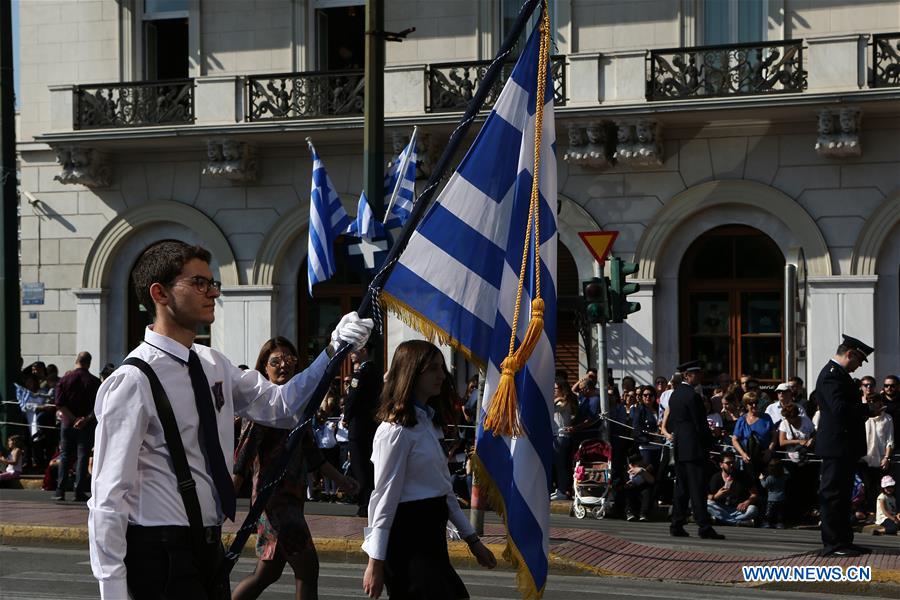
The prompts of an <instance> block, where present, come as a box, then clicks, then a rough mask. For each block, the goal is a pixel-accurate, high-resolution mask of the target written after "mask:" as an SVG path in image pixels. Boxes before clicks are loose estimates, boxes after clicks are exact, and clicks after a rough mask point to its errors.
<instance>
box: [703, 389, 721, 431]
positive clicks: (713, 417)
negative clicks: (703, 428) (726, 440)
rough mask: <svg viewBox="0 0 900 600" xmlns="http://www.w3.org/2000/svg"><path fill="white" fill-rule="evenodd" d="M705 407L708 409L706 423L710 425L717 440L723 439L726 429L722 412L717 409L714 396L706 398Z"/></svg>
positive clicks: (704, 400)
mask: <svg viewBox="0 0 900 600" xmlns="http://www.w3.org/2000/svg"><path fill="white" fill-rule="evenodd" d="M703 407H704V408H705V409H706V423H707V425H709V429H710V431H712V434H713V437H714V438H715V439H716V441H719V440H721V439H722V435H723V430H724V428H723V423H722V415H721V413H719V412H718V411H717V410H716V407H715V406H714V405H713V401H712V398H704V399H703Z"/></svg>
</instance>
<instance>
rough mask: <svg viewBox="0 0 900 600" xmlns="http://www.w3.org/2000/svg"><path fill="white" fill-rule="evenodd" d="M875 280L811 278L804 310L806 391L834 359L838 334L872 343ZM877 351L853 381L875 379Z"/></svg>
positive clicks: (874, 278)
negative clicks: (859, 378)
mask: <svg viewBox="0 0 900 600" xmlns="http://www.w3.org/2000/svg"><path fill="white" fill-rule="evenodd" d="M877 281H878V277H877V276H868V275H863V276H860V275H844V276H837V277H810V278H809V280H808V283H809V308H808V310H807V333H806V337H807V361H806V364H807V367H806V369H807V372H806V379H807V382H806V383H807V389H808V390H810V391H812V390H813V388H814V387H815V385H816V378H817V377H818V376H819V371H821V370H822V367H823V366H824V365H825V363H826V362H827V361H828V359H829V358H831V357H832V356H833V355H834V351H835V350H836V349H837V347H838V344H840V343H841V334H842V333H845V334H847V335H851V336H853V337H855V338H859V339H860V340H862V341H864V342H866V343H867V344H874V343H875V284H876V283H877ZM877 362H878V348H876V349H875V353H874V354H873V355H872V357H870V358H869V362H867V363H864V364H863V366H862V367H860V368H859V370H857V371H856V372H855V373H853V376H854V377H862V376H863V375H874V374H875V372H876V371H877V365H876V363H877Z"/></svg>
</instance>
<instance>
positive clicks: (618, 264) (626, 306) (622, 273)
mask: <svg viewBox="0 0 900 600" xmlns="http://www.w3.org/2000/svg"><path fill="white" fill-rule="evenodd" d="M609 262H610V269H609V279H610V292H609V304H610V308H611V315H610V316H611V318H610V321H611V322H613V323H621V322H623V321H624V320H625V319H627V318H628V315H630V314H631V313H635V312H637V311H639V310H641V304H640V302H629V301H628V294H633V293H635V292H637V291H638V290H640V289H641V286H640V285H639V284H637V283H626V282H625V278H626V277H628V276H629V275H632V274H634V273H637V271H638V266H637V265H636V264H634V263H627V262H622V259H621V258H612V259H610V261H609Z"/></svg>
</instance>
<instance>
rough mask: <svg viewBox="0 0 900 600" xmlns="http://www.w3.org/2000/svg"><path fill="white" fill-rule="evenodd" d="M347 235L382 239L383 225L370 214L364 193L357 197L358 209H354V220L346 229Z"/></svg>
mask: <svg viewBox="0 0 900 600" xmlns="http://www.w3.org/2000/svg"><path fill="white" fill-rule="evenodd" d="M346 233H347V235H352V236H353V237H358V238H363V239H366V240H371V239H372V238H376V237H382V236H383V235H384V225H382V224H381V223H379V222H378V221H376V220H375V215H373V214H372V207H371V206H369V200H368V198H366V192H365V190H363V193H362V194H360V196H359V207H357V209H356V219H354V220H353V221H352V222H351V223H350V225H349V226H348V227H347V231H346Z"/></svg>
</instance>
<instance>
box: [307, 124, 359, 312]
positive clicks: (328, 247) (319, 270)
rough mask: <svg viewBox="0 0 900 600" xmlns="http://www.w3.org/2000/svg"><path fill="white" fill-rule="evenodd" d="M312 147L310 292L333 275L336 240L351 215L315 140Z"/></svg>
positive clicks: (347, 225)
mask: <svg viewBox="0 0 900 600" xmlns="http://www.w3.org/2000/svg"><path fill="white" fill-rule="evenodd" d="M307 143H309V150H310V152H312V157H313V172H312V185H311V190H310V194H309V243H308V245H307V252H306V258H307V261H306V262H307V268H306V271H307V275H308V277H309V295H310V296H312V289H313V286H314V285H315V284H317V283H320V282H322V281H325V280H326V279H328V278H330V277H331V276H332V275H334V272H335V268H336V267H335V262H334V240H335V238H337V236H339V235H341V234H342V233H344V232H345V231H346V230H347V227H349V226H350V223H351V220H350V216H349V215H347V211H346V210H344V206H343V205H342V204H341V198H340V196H338V193H337V192H336V191H335V189H334V184H332V183H331V178H329V177H328V172H327V171H326V170H325V163H324V162H322V159H321V158H319V155H318V153H317V152H316V149H315V147H313V144H312V141H309V140H307Z"/></svg>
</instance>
